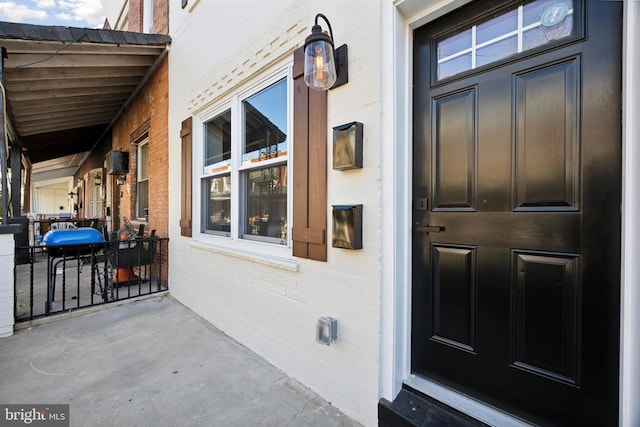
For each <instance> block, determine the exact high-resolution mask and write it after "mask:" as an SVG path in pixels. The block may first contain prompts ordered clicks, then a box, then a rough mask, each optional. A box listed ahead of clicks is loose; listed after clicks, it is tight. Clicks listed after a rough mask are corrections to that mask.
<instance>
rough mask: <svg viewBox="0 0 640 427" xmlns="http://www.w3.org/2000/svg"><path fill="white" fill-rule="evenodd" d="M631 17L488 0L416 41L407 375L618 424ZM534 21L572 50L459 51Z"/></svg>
mask: <svg viewBox="0 0 640 427" xmlns="http://www.w3.org/2000/svg"><path fill="white" fill-rule="evenodd" d="M522 4H524V6H523V7H521V8H519V7H518V6H520V5H522ZM571 4H573V5H572V6H571ZM536 13H538V14H539V16H538V18H536V15H535V14H536ZM557 14H560V15H561V16H560V18H558V17H557ZM501 16H504V18H501ZM621 16H622V14H621V5H620V3H619V2H580V1H574V2H557V1H555V2H551V1H549V2H545V1H537V2H524V3H523V2H507V3H505V2H497V1H493V0H492V1H482V2H474V3H472V4H470V5H468V6H466V7H464V8H462V9H460V10H458V11H456V12H453V13H452V14H450V15H447V16H445V17H443V18H440V19H438V20H437V21H434V22H432V23H430V24H429V25H428V26H425V27H423V28H419V29H417V30H416V31H415V37H414V165H413V169H414V179H413V196H414V200H416V204H415V206H414V212H413V220H414V224H415V227H414V234H413V236H414V238H413V271H412V276H413V291H412V292H413V294H412V298H413V303H412V354H411V357H412V370H413V372H414V373H415V374H416V375H421V376H424V377H427V378H429V379H431V380H434V381H437V382H440V383H442V384H444V385H446V386H448V387H451V388H453V389H455V390H458V391H460V392H463V393H465V394H468V395H470V396H472V397H474V398H476V399H479V400H481V401H484V402H486V403H487V404H490V405H492V406H495V407H497V408H500V409H502V410H504V411H506V412H509V413H512V414H514V415H515V416H518V417H521V418H523V419H526V420H528V421H530V422H532V423H539V424H543V425H613V424H616V423H617V413H618V412H617V411H618V367H619V362H618V358H619V290H620V284H619V275H620V212H619V206H620V188H621V181H620V164H621V151H620V149H621V130H620V129H621V116H620V106H621V99H620V90H621V70H620V62H621V56H620V55H621V51H620V39H621V36H620V33H619V31H620V30H619V29H620V28H621ZM495 17H498V18H497V19H494V18H495ZM536 19H538V20H539V21H538V25H539V27H540V29H541V31H542V30H544V31H549V32H550V34H551V35H552V36H553V34H561V36H559V37H560V38H559V39H557V40H556V39H553V37H550V41H549V42H548V43H547V44H545V43H543V42H540V41H539V40H538V41H536V42H535V43H537V44H535V48H532V49H531V50H530V51H526V49H525V50H524V51H523V52H522V53H520V54H517V53H516V54H513V55H511V54H503V53H500V52H498V51H499V50H500V49H502V47H501V46H502V44H500V43H501V42H497V43H496V45H495V46H493V47H492V48H491V49H493V51H492V53H491V55H493V56H494V57H495V58H498V59H496V60H495V61H494V62H491V61H488V60H487V58H480V57H478V58H477V59H473V54H474V53H473V52H476V54H477V53H478V52H484V51H486V50H487V49H485V48H488V47H489V46H484V45H483V46H480V45H478V47H477V48H475V47H474V48H473V49H471V50H469V51H468V55H467V53H465V51H464V48H461V47H460V46H461V45H462V41H464V40H463V39H464V38H465V37H466V34H467V30H466V28H467V27H470V26H471V25H474V28H473V29H472V31H470V35H469V37H468V40H470V41H472V42H473V43H477V42H478V41H479V40H480V37H482V40H487V39H490V38H491V37H494V38H495V37H498V38H496V40H498V39H500V34H501V33H500V31H502V30H501V26H510V25H515V26H516V27H517V26H519V27H518V28H520V29H518V30H517V31H516V30H514V31H515V32H514V33H513V34H516V35H517V34H520V35H519V36H518V37H520V36H522V35H523V34H530V32H531V31H532V28H534V27H531V26H530V25H532V24H530V23H531V22H534V23H535V22H536V21H535V20H536ZM568 19H572V20H573V21H572V23H571V24H572V25H573V26H572V27H571V25H569V23H568V21H567V20H568ZM487 22H488V23H487ZM494 23H497V26H496V25H494ZM527 23H529V24H527ZM475 24H477V25H475ZM524 24H526V25H529V26H526V25H524ZM533 25H534V26H535V24H533ZM543 27H544V28H543ZM560 27H563V28H560ZM568 27H571V28H574V30H571V31H573V32H571V31H569V30H567V28H568ZM553 31H556V33H553ZM457 34H460V35H461V36H458V35H457ZM509 34H510V35H509V36H508V37H507V38H511V37H512V36H513V34H512V33H509ZM591 35H595V36H591ZM513 37H515V36H513ZM563 37H564V38H563ZM523 39H524V40H526V37H523ZM442 40H445V41H446V43H444V42H442ZM460 40H462V41H460ZM500 40H501V39H500ZM505 40H506V39H505ZM514 40H516V39H514ZM483 43H486V42H484V41H483ZM513 43H515V42H514V41H513V40H512V41H509V44H510V47H508V49H513ZM519 43H520V42H517V43H516V45H518V44H519ZM454 45H455V46H454ZM443 46H445V47H449V46H454V48H455V49H457V50H458V51H459V52H462V53H464V55H463V54H460V55H459V56H457V55H458V53H456V51H455V49H454V51H453V53H451V52H447V54H448V55H449V56H448V57H447V58H446V60H447V61H448V60H449V59H451V60H450V62H449V63H446V64H445V65H446V67H445V65H443V64H444V63H443V64H440V63H438V64H436V62H438V61H440V60H439V59H437V58H439V56H438V55H441V52H440V51H439V50H438V49H440V48H443ZM481 48H482V49H481ZM452 49H453V48H452ZM483 49H484V50H483ZM436 53H437V54H436ZM510 55H511V56H510ZM467 60H468V61H467ZM465 61H467V62H465ZM460 64H463V65H460ZM456 67H458V68H456ZM452 70H454V71H452ZM455 70H462V72H461V73H459V74H455V73H456V72H457V71H455ZM437 72H441V73H442V75H445V76H446V77H445V78H443V79H441V80H438V78H437ZM425 199H426V200H427V202H426V203H424V201H425ZM418 201H419V203H418Z"/></svg>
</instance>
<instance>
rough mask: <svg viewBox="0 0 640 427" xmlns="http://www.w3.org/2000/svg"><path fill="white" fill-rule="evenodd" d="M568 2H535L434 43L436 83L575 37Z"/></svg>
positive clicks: (571, 9) (570, 8)
mask: <svg viewBox="0 0 640 427" xmlns="http://www.w3.org/2000/svg"><path fill="white" fill-rule="evenodd" d="M574 15H575V14H574V7H573V1H572V0H566V1H560V2H558V1H557V0H553V1H551V0H537V1H533V2H531V3H527V4H524V5H520V6H518V7H517V8H516V9H510V10H507V11H506V12H502V13H500V14H498V15H497V16H494V17H492V18H491V19H489V20H486V21H484V22H482V23H478V24H475V25H472V26H471V27H470V28H465V29H464V30H462V31H458V32H457V33H455V34H453V35H449V36H446V37H444V38H442V39H440V40H438V41H437V42H436V44H437V55H438V60H437V64H438V70H437V78H438V80H441V79H444V78H447V77H451V76H453V75H456V74H458V73H461V72H464V71H468V70H472V69H475V68H478V67H482V66H484V65H488V64H491V63H494V62H497V61H500V60H502V59H505V58H508V57H510V56H513V55H517V54H519V53H522V52H526V51H528V50H531V49H534V48H537V47H539V46H543V45H545V44H548V43H551V42H553V41H555V40H560V39H564V38H567V37H570V36H573V35H575V34H576V25H575V24H574V20H575V19H574Z"/></svg>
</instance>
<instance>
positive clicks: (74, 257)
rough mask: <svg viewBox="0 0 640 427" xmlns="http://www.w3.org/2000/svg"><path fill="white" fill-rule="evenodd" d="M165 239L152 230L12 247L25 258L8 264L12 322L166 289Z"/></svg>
mask: <svg viewBox="0 0 640 427" xmlns="http://www.w3.org/2000/svg"><path fill="white" fill-rule="evenodd" d="M168 241H169V239H168V238H160V237H156V236H155V235H152V236H148V237H137V238H135V239H133V240H123V241H121V240H110V241H107V242H101V243H91V244H74V245H64V246H57V247H51V246H41V245H34V246H28V247H21V248H18V249H23V250H27V251H28V253H29V262H28V263H26V264H20V265H16V267H15V270H14V278H15V279H14V283H15V295H16V297H15V300H16V304H15V319H16V322H22V321H28V320H33V319H37V318H40V317H45V316H51V315H55V314H59V313H64V312H68V311H71V310H76V309H80V308H84V307H90V306H95V305H100V304H105V303H109V302H113V301H119V300H124V299H129V298H135V297H139V296H143V295H149V294H153V293H157V292H163V291H165V290H167V288H168V279H167V278H168V270H167V265H168V250H167V245H168Z"/></svg>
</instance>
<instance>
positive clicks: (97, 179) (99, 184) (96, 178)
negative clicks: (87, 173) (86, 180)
mask: <svg viewBox="0 0 640 427" xmlns="http://www.w3.org/2000/svg"><path fill="white" fill-rule="evenodd" d="M93 182H94V184H95V185H96V187H99V186H101V185H102V177H101V176H100V175H96V177H95V179H94V180H93Z"/></svg>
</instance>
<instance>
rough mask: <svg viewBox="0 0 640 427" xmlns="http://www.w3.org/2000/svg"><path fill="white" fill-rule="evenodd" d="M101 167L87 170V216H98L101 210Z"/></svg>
mask: <svg viewBox="0 0 640 427" xmlns="http://www.w3.org/2000/svg"><path fill="white" fill-rule="evenodd" d="M102 201H103V196H102V169H94V170H92V171H90V172H89V212H88V217H89V218H98V217H101V216H102V215H103V212H102Z"/></svg>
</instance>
